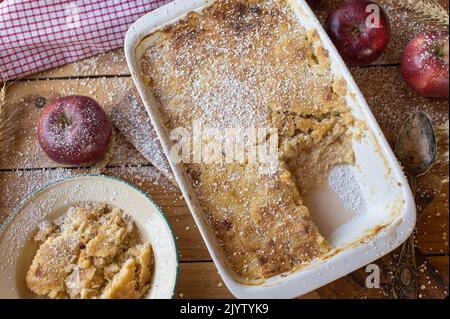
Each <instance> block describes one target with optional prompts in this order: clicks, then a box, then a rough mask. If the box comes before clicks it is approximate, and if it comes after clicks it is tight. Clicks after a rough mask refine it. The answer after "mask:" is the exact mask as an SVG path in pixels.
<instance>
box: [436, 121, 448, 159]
mask: <svg viewBox="0 0 450 319" xmlns="http://www.w3.org/2000/svg"><path fill="white" fill-rule="evenodd" d="M448 129H449V127H448V119H447V121H446V122H445V123H444V124H442V125H438V126H436V137H437V143H438V158H437V162H438V163H439V164H443V165H448V138H449V131H448Z"/></svg>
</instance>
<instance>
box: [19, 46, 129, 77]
mask: <svg viewBox="0 0 450 319" xmlns="http://www.w3.org/2000/svg"><path fill="white" fill-rule="evenodd" d="M128 74H130V71H128V67H127V62H126V60H125V54H124V52H123V49H122V48H119V49H115V50H112V51H109V52H105V53H102V54H98V55H95V56H93V57H90V58H86V59H83V60H80V61H77V62H74V63H70V64H66V65H64V66H60V67H56V68H53V69H50V70H48V71H44V72H40V73H35V74H31V75H29V76H27V77H26V78H27V79H47V78H65V77H87V76H105V75H106V76H117V75H128Z"/></svg>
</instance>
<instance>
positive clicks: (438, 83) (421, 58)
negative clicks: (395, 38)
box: [402, 31, 448, 98]
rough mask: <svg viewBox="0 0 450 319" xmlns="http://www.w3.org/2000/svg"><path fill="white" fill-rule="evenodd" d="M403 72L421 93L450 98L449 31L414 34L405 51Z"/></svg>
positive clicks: (406, 79) (407, 79) (409, 82)
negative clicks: (449, 95)
mask: <svg viewBox="0 0 450 319" xmlns="http://www.w3.org/2000/svg"><path fill="white" fill-rule="evenodd" d="M402 73H403V77H404V79H405V81H406V82H407V83H408V84H409V85H411V86H412V87H413V88H414V89H415V90H416V91H417V92H418V93H419V94H420V95H422V96H425V97H442V98H445V97H447V98H448V32H447V31H434V32H424V33H421V34H419V35H417V36H416V37H414V39H412V40H411V42H409V44H408V46H407V47H406V49H405V51H404V52H403V57H402Z"/></svg>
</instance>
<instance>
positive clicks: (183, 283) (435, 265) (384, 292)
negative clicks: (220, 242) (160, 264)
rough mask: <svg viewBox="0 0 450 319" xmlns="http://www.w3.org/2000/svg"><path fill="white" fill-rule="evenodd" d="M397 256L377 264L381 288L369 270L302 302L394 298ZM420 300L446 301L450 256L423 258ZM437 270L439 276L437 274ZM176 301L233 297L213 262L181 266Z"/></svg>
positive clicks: (420, 271)
mask: <svg viewBox="0 0 450 319" xmlns="http://www.w3.org/2000/svg"><path fill="white" fill-rule="evenodd" d="M396 258H397V255H396V254H391V255H388V256H386V257H383V258H382V259H380V260H378V261H376V262H375V263H374V264H376V265H379V266H380V269H381V282H380V289H376V288H374V289H369V288H367V287H366V285H365V280H366V278H367V275H368V274H367V273H366V272H365V268H362V269H359V270H357V271H355V272H354V273H352V274H350V275H347V276H345V277H342V278H340V279H338V280H336V281H334V282H332V283H330V284H328V285H326V286H324V287H321V288H319V289H317V290H315V291H313V292H311V293H308V294H306V295H304V296H301V297H299V299H348V298H354V299H385V298H393V295H392V273H393V271H394V270H395V265H396ZM418 267H419V278H418V280H419V292H420V296H419V298H424V299H425V298H439V299H441V298H445V297H446V296H448V256H433V257H427V258H426V259H424V258H423V257H421V256H420V255H419V258H418ZM436 271H437V272H438V273H436ZM175 298H185V299H201V298H217V299H227V298H233V296H232V295H231V293H230V292H229V291H228V289H227V288H226V287H225V285H224V284H223V282H222V280H221V278H220V275H219V274H218V273H217V270H216V268H215V266H214V264H213V263H212V262H195V263H186V262H184V263H181V264H180V276H179V282H178V289H177V292H176V295H175Z"/></svg>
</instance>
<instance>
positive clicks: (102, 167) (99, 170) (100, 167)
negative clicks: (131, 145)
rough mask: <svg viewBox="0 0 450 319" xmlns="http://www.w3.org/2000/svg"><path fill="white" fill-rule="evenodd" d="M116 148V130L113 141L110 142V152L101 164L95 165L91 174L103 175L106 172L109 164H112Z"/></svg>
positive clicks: (113, 133) (113, 132) (112, 137)
mask: <svg viewBox="0 0 450 319" xmlns="http://www.w3.org/2000/svg"><path fill="white" fill-rule="evenodd" d="M116 147H117V132H116V130H115V129H113V131H112V136H111V141H110V142H109V149H108V152H107V153H106V155H105V157H103V159H102V160H101V161H100V162H99V163H97V164H96V165H94V166H93V167H92V170H91V172H92V173H93V174H101V173H103V172H104V171H105V169H106V167H107V166H108V164H109V163H110V162H111V160H112V158H113V155H114V151H115V150H116Z"/></svg>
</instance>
